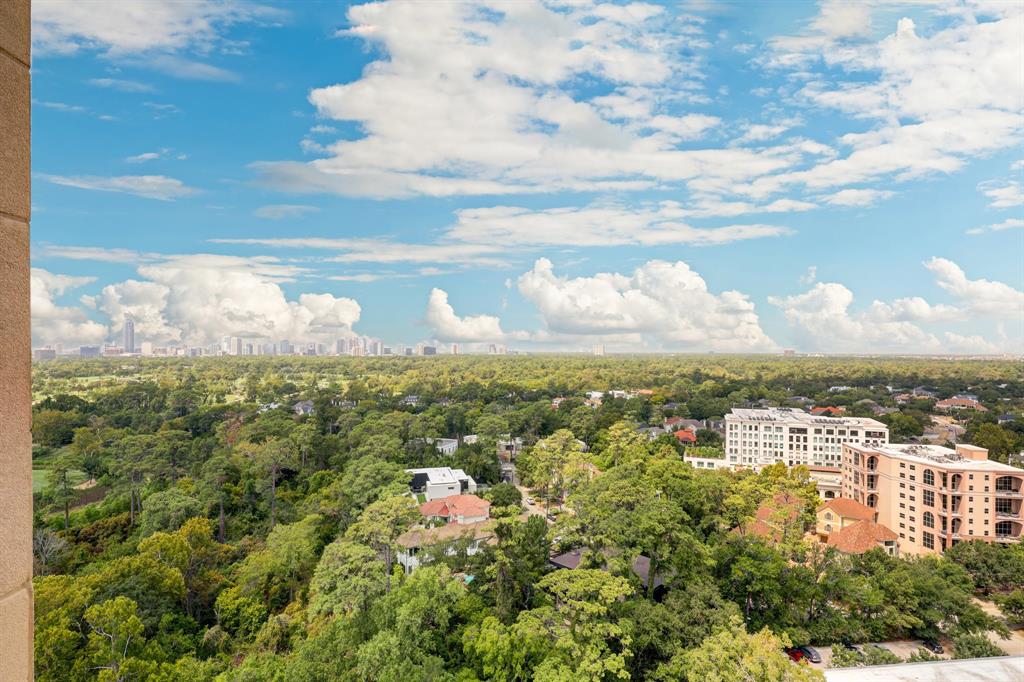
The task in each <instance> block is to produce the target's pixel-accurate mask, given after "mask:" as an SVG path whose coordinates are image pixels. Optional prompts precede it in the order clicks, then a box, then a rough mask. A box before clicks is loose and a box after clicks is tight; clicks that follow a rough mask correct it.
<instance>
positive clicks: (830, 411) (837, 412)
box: [811, 405, 846, 417]
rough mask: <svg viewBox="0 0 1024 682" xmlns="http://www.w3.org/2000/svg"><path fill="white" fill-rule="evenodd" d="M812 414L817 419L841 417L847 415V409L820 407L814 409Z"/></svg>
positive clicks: (831, 406)
mask: <svg viewBox="0 0 1024 682" xmlns="http://www.w3.org/2000/svg"><path fill="white" fill-rule="evenodd" d="M811 414H813V415H814V416H815V417H841V416H843V415H844V414H846V408H845V407H835V406H834V405H821V406H819V407H812V408H811Z"/></svg>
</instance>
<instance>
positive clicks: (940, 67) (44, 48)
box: [32, 0, 1024, 353]
mask: <svg viewBox="0 0 1024 682" xmlns="http://www.w3.org/2000/svg"><path fill="white" fill-rule="evenodd" d="M33 11H34V34H35V39H34V40H35V45H34V50H35V51H34V56H33V100H34V101H33V169H34V181H33V207H34V213H33V222H32V227H33V265H34V267H35V268H36V269H35V270H34V276H33V321H34V331H33V336H34V342H35V343H36V344H37V345H42V344H49V343H63V344H64V345H65V346H74V345H78V344H84V343H100V342H102V341H103V340H105V339H113V338H117V335H118V332H119V330H120V325H121V320H122V318H123V316H124V313H126V312H128V313H131V314H132V315H133V317H134V318H135V319H136V335H137V337H138V338H141V339H143V340H152V341H153V342H155V343H156V344H158V345H162V344H171V345H183V344H196V345H201V344H206V343H210V342H212V341H216V340H217V339H219V338H220V337H221V336H223V335H228V334H231V335H244V336H249V337H252V338H266V339H270V340H280V339H282V338H288V339H291V340H321V341H329V340H331V339H334V338H339V337H346V336H351V335H353V334H358V335H364V336H371V337H379V338H383V339H384V340H385V341H388V342H391V343H400V342H407V343H411V342H415V341H418V340H428V339H433V340H437V341H438V342H440V343H441V344H448V343H459V344H460V345H462V346H463V347H464V348H473V347H485V346H486V344H488V343H504V344H507V345H509V346H511V347H514V348H522V349H525V350H530V349H536V350H551V349H581V348H589V347H590V346H591V345H592V344H595V343H603V344H604V345H605V346H606V347H607V348H608V349H609V350H634V351H641V350H642V351H661V350H670V351H706V350H716V351H724V352H747V351H775V350H778V349H780V348H797V349H799V350H803V351H825V352H899V353H904V352H915V353H1020V352H1021V350H1024V346H1022V340H1021V339H1022V327H1024V293H1022V291H1021V289H1022V280H1024V258H1022V255H1024V248H1022V247H1024V242H1022V236H1024V230H1022V229H1021V228H1022V227H1024V191H1022V188H1021V184H1022V176H1024V161H1022V160H1024V149H1022V147H1021V134H1022V131H1024V115H1022V111H1021V102H1024V73H1022V67H1021V64H1022V63H1024V48H1022V46H1021V43H1020V41H1019V36H1020V35H1021V34H1022V31H1024V10H1022V8H1021V7H1020V6H1019V5H1012V4H1009V3H991V4H989V3H983V2H981V3H968V4H963V3H950V4H946V5H942V4H937V5H927V6H926V5H921V4H918V3H912V4H908V5H906V6H904V5H901V4H899V3H893V2H882V1H879V2H865V3H861V4H850V3H837V2H824V3H797V2H790V3H763V4H755V3H727V2H700V3H690V4H682V5H680V4H676V3H672V4H671V5H665V6H662V5H658V4H643V3H632V4H623V3H615V4H603V3H594V4H590V3H571V4H563V3H557V2H551V3H533V2H528V1H526V0H523V1H522V2H515V3H508V2H506V3H500V2H495V3H488V4H484V3H471V4H459V3H454V2H452V3H391V2H383V3H374V4H355V5H346V4H345V3H308V4H307V3H280V4H274V3H266V2H251V3H247V2H232V3H211V2H204V1H201V0H197V1H196V2H173V3H170V2H169V3H164V4H162V3H158V2H155V1H154V0H149V1H147V2H134V1H133V0H123V1H122V2H117V3H109V5H106V6H101V5H100V4H99V3H89V4H82V3H67V2H61V1H56V0H50V1H47V0H36V2H35V3H34V6H33Z"/></svg>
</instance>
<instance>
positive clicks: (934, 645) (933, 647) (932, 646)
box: [923, 639, 946, 654]
mask: <svg viewBox="0 0 1024 682" xmlns="http://www.w3.org/2000/svg"><path fill="white" fill-rule="evenodd" d="M923 644H924V648H925V649H927V650H928V651H930V652H932V653H933V654H944V653H946V650H945V649H943V648H942V645H941V644H939V643H938V642H936V641H935V640H934V639H926V640H924V642H923Z"/></svg>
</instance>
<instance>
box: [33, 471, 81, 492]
mask: <svg viewBox="0 0 1024 682" xmlns="http://www.w3.org/2000/svg"><path fill="white" fill-rule="evenodd" d="M86 478H87V476H86V475H85V472H84V471H79V470H77V469H72V470H71V471H70V472H69V473H68V480H69V481H70V482H71V485H78V484H79V483H81V482H83V481H85V480H86ZM49 480H50V470H49V469H33V470H32V492H34V493H38V492H39V491H41V490H42V489H43V488H45V487H46V484H47V483H48V482H49Z"/></svg>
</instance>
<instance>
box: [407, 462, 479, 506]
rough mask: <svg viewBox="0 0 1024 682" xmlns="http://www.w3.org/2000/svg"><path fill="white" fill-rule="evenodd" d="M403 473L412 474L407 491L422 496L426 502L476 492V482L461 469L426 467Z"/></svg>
mask: <svg viewBox="0 0 1024 682" xmlns="http://www.w3.org/2000/svg"><path fill="white" fill-rule="evenodd" d="M405 472H406V473H407V474H412V481H411V482H410V483H409V489H410V490H411V491H412V492H413V493H416V494H422V495H424V496H425V497H426V499H427V501H428V502H429V501H430V500H437V499H441V498H444V497H451V496H452V495H463V494H466V493H475V492H476V481H474V480H473V478H472V477H471V476H469V475H468V474H467V473H466V472H465V471H463V470H462V469H452V468H451V467H428V468H425V469H406V470H405Z"/></svg>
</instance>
